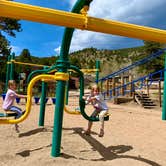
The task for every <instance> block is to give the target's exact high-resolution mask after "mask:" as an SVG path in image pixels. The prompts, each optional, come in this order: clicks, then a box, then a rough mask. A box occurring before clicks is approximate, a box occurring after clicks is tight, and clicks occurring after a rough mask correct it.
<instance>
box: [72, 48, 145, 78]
mask: <svg viewBox="0 0 166 166" xmlns="http://www.w3.org/2000/svg"><path fill="white" fill-rule="evenodd" d="M144 56H145V51H144V47H135V48H127V49H120V50H98V49H96V48H86V49H83V50H81V51H77V52H73V53H71V54H70V61H71V64H73V65H76V66H78V67H80V68H87V69H93V68H95V61H96V60H100V64H101V73H100V77H103V76H105V75H108V74H110V73H112V72H114V71H117V70H119V69H120V68H123V67H125V66H127V65H130V64H132V63H133V62H135V61H136V60H139V59H142V58H143V57H144Z"/></svg>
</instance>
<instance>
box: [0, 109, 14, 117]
mask: <svg viewBox="0 0 166 166" xmlns="http://www.w3.org/2000/svg"><path fill="white" fill-rule="evenodd" d="M15 116H17V113H16V112H13V111H9V110H7V111H5V113H0V117H15Z"/></svg>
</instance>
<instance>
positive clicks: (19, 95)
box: [16, 93, 27, 98]
mask: <svg viewBox="0 0 166 166" xmlns="http://www.w3.org/2000/svg"><path fill="white" fill-rule="evenodd" d="M16 96H17V97H19V98H27V95H21V94H18V93H16Z"/></svg>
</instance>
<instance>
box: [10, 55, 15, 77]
mask: <svg viewBox="0 0 166 166" xmlns="http://www.w3.org/2000/svg"><path fill="white" fill-rule="evenodd" d="M14 59H15V54H14V53H12V55H11V59H10V61H11V64H10V76H9V79H10V80H14V63H13V62H12V60H14Z"/></svg>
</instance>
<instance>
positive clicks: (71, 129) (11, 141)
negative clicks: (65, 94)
mask: <svg viewBox="0 0 166 166" xmlns="http://www.w3.org/2000/svg"><path fill="white" fill-rule="evenodd" d="M0 102H1V103H0V104H2V99H1V101H0ZM108 105H109V107H110V113H111V117H110V120H109V121H107V122H106V123H105V135H104V137H103V138H100V137H98V135H97V134H98V132H99V123H96V122H95V123H94V126H93V133H92V134H91V136H86V135H84V134H82V130H83V129H85V128H86V126H87V121H86V120H85V119H84V118H83V117H82V116H80V115H70V114H67V113H64V119H63V130H62V141H61V152H62V155H61V156H60V157H57V158H53V157H52V156H51V155H50V153H51V148H52V147H51V145H52V130H53V116H54V105H53V104H48V105H47V107H46V117H45V126H44V127H39V126H38V119H39V109H40V106H39V105H35V104H33V105H32V110H31V114H30V116H29V117H28V118H27V119H26V120H25V121H24V122H22V123H21V124H20V133H16V132H15V130H14V126H13V125H2V124H1V125H0V166H30V165H31V166H53V165H61V166H73V165H78V166H83V165H88V166H91V165H95V166H98V165H100V166H101V165H102V166H106V165H107V166H108V165H111V166H150V165H151V166H166V121H162V120H161V108H159V107H157V108H155V109H144V108H141V107H140V106H139V105H137V104H135V103H130V104H122V105H114V104H112V103H108ZM20 107H22V108H24V107H25V105H20Z"/></svg>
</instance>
